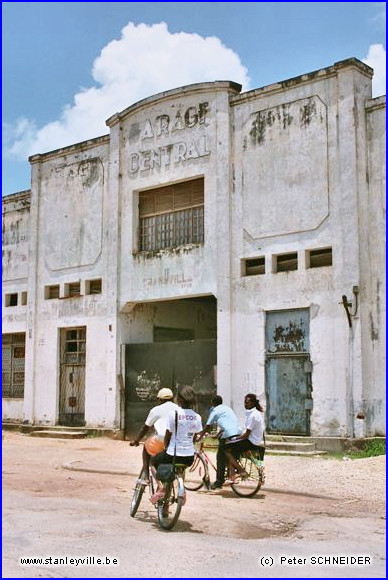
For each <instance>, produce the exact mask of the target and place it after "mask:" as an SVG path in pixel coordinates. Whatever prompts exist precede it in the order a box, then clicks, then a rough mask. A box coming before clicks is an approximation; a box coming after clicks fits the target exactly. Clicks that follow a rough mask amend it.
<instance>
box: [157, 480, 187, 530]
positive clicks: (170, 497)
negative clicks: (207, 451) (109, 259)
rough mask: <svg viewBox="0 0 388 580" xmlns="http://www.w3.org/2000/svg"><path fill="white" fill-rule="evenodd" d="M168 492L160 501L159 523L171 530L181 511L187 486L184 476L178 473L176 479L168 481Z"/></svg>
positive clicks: (165, 528)
mask: <svg viewBox="0 0 388 580" xmlns="http://www.w3.org/2000/svg"><path fill="white" fill-rule="evenodd" d="M165 489H166V493H165V495H164V497H163V498H162V499H160V500H159V502H158V520H159V525H160V527H161V528H163V529H164V530H171V528H173V527H174V526H175V524H176V523H177V521H178V518H179V514H180V513H181V509H182V503H183V495H184V492H185V488H184V485H183V479H182V476H180V475H176V476H175V478H174V480H173V481H171V482H169V483H166V488H165Z"/></svg>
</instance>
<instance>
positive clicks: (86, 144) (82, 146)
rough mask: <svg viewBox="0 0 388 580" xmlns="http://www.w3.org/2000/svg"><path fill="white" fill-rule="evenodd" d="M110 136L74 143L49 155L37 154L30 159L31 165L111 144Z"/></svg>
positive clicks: (49, 152)
mask: <svg viewBox="0 0 388 580" xmlns="http://www.w3.org/2000/svg"><path fill="white" fill-rule="evenodd" d="M109 140H110V135H109V134H107V135H102V136H101V137H94V138H93V139H87V140H86V141H80V142H79V143H74V144H73V145H67V146H66V147H61V148H60V149H54V150H53V151H47V153H36V154H34V155H31V156H30V157H29V158H28V161H29V162H30V163H37V162H38V161H40V160H42V159H47V158H50V157H59V156H60V155H63V154H64V153H66V154H70V153H72V152H73V151H79V150H81V151H86V150H87V149H91V148H92V147H95V146H96V145H101V144H104V143H109Z"/></svg>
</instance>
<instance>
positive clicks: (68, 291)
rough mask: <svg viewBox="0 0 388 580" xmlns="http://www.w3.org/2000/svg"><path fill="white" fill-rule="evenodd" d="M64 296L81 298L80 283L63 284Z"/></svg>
mask: <svg viewBox="0 0 388 580" xmlns="http://www.w3.org/2000/svg"><path fill="white" fill-rule="evenodd" d="M65 296H66V297H68V298H71V297H74V296H81V282H70V283H69V284H65Z"/></svg>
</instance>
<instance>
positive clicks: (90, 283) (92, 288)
mask: <svg viewBox="0 0 388 580" xmlns="http://www.w3.org/2000/svg"><path fill="white" fill-rule="evenodd" d="M85 286H86V294H101V292H102V280H101V278H98V279H96V280H86V284H85Z"/></svg>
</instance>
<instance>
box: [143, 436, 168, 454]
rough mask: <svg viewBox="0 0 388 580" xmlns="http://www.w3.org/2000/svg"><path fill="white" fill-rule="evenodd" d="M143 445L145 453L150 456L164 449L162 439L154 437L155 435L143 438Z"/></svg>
mask: <svg viewBox="0 0 388 580" xmlns="http://www.w3.org/2000/svg"><path fill="white" fill-rule="evenodd" d="M144 446H145V448H146V450H147V453H148V454H149V455H152V456H154V455H157V454H158V453H160V452H161V451H163V449H164V443H163V441H161V440H160V439H158V438H157V437H155V435H151V437H148V439H146V440H145V443H144Z"/></svg>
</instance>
